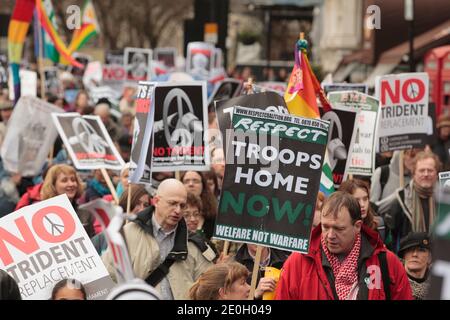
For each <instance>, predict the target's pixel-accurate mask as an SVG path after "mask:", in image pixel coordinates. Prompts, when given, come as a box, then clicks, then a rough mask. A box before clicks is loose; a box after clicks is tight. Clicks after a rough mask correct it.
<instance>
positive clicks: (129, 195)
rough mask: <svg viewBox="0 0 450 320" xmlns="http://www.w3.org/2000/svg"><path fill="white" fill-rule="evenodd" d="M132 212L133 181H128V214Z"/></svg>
mask: <svg viewBox="0 0 450 320" xmlns="http://www.w3.org/2000/svg"><path fill="white" fill-rule="evenodd" d="M130 212H131V183H128V197H127V215H129V214H130Z"/></svg>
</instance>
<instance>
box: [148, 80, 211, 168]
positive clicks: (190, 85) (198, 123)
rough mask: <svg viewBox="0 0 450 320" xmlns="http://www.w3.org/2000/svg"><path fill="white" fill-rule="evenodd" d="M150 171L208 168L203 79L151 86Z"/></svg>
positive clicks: (204, 83)
mask: <svg viewBox="0 0 450 320" xmlns="http://www.w3.org/2000/svg"><path fill="white" fill-rule="evenodd" d="M154 95H155V97H154V99H155V102H154V103H155V118H154V119H155V120H154V124H153V133H154V139H155V140H154V145H153V172H161V171H174V170H209V165H210V161H209V148H208V145H207V143H206V142H207V141H208V131H207V129H208V114H207V110H206V109H207V104H206V82H204V81H192V82H161V83H158V85H157V86H156V87H155V90H154Z"/></svg>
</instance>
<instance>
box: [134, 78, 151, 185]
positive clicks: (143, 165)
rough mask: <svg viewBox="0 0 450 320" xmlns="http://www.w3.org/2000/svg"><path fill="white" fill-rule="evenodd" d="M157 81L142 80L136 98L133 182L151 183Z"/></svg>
mask: <svg viewBox="0 0 450 320" xmlns="http://www.w3.org/2000/svg"><path fill="white" fill-rule="evenodd" d="M155 85H156V84H155V83H152V82H143V81H140V82H139V85H138V90H137V98H136V116H135V118H134V131H133V143H132V146H131V155H130V174H129V178H128V181H129V182H131V183H143V184H151V181H152V175H151V173H152V154H153V153H152V150H153V120H154V117H155V104H154V90H155Z"/></svg>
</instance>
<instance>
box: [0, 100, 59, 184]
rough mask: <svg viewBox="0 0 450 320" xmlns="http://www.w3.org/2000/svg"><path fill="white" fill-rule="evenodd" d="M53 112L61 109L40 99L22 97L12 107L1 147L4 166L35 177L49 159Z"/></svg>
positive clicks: (52, 140)
mask: <svg viewBox="0 0 450 320" xmlns="http://www.w3.org/2000/svg"><path fill="white" fill-rule="evenodd" d="M52 112H64V110H62V109H60V108H58V107H56V106H55V105H52V104H50V103H47V102H45V101H43V100H41V99H38V98H34V97H30V96H22V97H21V98H20V99H19V101H18V102H17V104H16V106H15V107H14V111H13V113H12V115H11V119H9V121H8V130H6V136H5V139H4V141H3V144H2V148H1V157H2V160H3V165H4V167H5V169H6V170H7V171H9V172H19V173H20V174H21V175H22V176H24V177H30V176H35V175H37V174H39V173H40V172H41V171H42V168H43V166H44V164H45V162H46V161H47V160H48V154H49V152H50V148H51V147H52V146H53V143H54V142H55V139H56V137H57V136H58V133H57V131H56V128H55V127H54V126H53V123H52V120H51V117H50V115H51V113H52Z"/></svg>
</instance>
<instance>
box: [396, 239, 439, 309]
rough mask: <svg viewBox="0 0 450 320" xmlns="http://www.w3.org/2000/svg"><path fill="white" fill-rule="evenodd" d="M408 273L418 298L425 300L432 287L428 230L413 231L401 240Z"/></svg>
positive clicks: (401, 256)
mask: <svg viewBox="0 0 450 320" xmlns="http://www.w3.org/2000/svg"><path fill="white" fill-rule="evenodd" d="M398 254H399V256H400V258H403V260H404V264H405V270H406V274H407V275H408V279H409V284H410V285H411V289H412V295H413V297H414V299H416V300H424V299H426V297H427V294H428V291H429V288H430V267H431V241H430V237H429V236H428V234H427V233H426V232H411V233H409V234H408V235H407V236H406V237H405V238H403V239H402V240H401V242H400V251H399V252H398Z"/></svg>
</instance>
